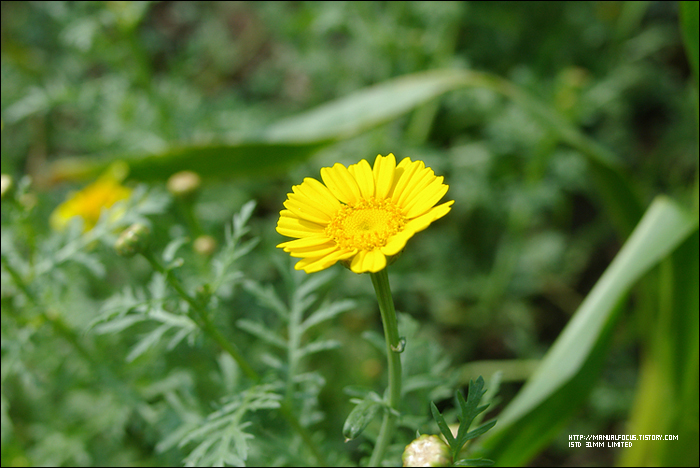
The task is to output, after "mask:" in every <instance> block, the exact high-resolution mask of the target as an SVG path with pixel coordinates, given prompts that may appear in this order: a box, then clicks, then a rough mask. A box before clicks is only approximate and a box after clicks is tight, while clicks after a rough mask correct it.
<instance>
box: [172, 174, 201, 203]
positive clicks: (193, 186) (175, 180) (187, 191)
mask: <svg viewBox="0 0 700 468" xmlns="http://www.w3.org/2000/svg"><path fill="white" fill-rule="evenodd" d="M167 185H168V191H169V192H170V193H171V194H172V196H173V197H175V198H179V199H181V200H184V201H192V200H194V199H195V197H196V196H197V194H199V187H200V186H201V185H202V178H201V177H199V174H197V173H196V172H192V171H181V172H177V173H175V174H173V175H171V176H170V178H169V179H168V184H167Z"/></svg>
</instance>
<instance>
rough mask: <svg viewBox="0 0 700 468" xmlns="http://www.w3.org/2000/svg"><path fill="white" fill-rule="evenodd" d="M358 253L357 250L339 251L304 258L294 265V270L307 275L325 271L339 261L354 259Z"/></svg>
mask: <svg viewBox="0 0 700 468" xmlns="http://www.w3.org/2000/svg"><path fill="white" fill-rule="evenodd" d="M356 252H357V251H356V250H351V251H344V250H338V251H336V252H333V253H332V254H330V255H324V256H319V257H308V258H303V259H301V260H299V261H298V262H297V263H296V265H294V269H295V270H304V271H305V272H307V273H314V272H316V271H321V270H325V269H326V268H328V267H330V266H333V265H334V264H335V262H337V261H338V260H345V259H346V258H350V257H352V256H353V255H355V253H356Z"/></svg>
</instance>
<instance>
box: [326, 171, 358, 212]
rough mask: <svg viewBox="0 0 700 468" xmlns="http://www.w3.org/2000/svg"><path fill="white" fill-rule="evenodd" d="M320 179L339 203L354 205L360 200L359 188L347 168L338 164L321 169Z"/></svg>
mask: <svg viewBox="0 0 700 468" xmlns="http://www.w3.org/2000/svg"><path fill="white" fill-rule="evenodd" d="M321 178H322V179H323V183H325V184H326V187H328V190H330V191H331V193H332V194H333V195H334V196H335V197H336V198H337V199H338V200H340V201H341V202H343V203H345V204H348V205H354V204H355V203H357V201H358V200H359V199H360V187H359V186H358V185H357V181H356V180H355V178H354V177H353V176H352V174H350V171H348V168H347V167H345V166H343V165H342V164H340V163H335V164H334V165H333V167H324V168H323V169H321Z"/></svg>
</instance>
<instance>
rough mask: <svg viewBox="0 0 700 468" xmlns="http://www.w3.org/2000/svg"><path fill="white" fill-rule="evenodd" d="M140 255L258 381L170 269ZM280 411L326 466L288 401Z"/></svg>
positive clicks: (149, 255) (256, 378) (257, 377)
mask: <svg viewBox="0 0 700 468" xmlns="http://www.w3.org/2000/svg"><path fill="white" fill-rule="evenodd" d="M141 255H143V256H144V257H145V258H146V260H148V263H150V264H151V266H152V267H153V269H154V270H156V271H157V272H159V273H160V274H162V275H163V276H165V279H166V281H167V282H168V284H170V286H172V288H173V289H174V290H175V291H176V292H177V293H178V295H179V296H180V297H181V298H183V299H184V300H185V301H186V302H187V303H188V304H189V306H190V310H191V311H193V312H194V313H195V314H196V318H197V319H199V320H195V322H197V323H199V325H200V326H201V327H202V330H203V331H204V332H205V333H206V334H208V335H209V337H210V338H212V339H213V340H214V341H216V343H217V344H218V345H219V346H221V348H222V349H223V350H224V351H226V352H227V353H228V354H229V355H230V356H231V357H232V358H233V359H234V360H235V361H236V363H237V364H238V365H239V366H240V368H241V370H242V371H243V373H245V375H247V376H248V378H249V379H250V380H252V381H254V382H255V383H260V382H261V380H262V379H261V378H260V375H259V374H258V373H257V372H255V369H253V368H252V367H251V365H250V364H248V361H246V360H245V358H244V357H243V355H242V354H241V352H240V351H239V350H238V348H237V347H236V346H235V345H234V344H233V343H230V342H229V341H228V340H227V339H226V338H225V337H224V335H222V334H221V332H220V331H219V329H218V328H216V326H215V325H214V323H213V322H212V321H211V318H210V317H209V315H208V314H207V312H206V311H205V310H204V308H203V307H202V306H201V304H199V303H198V302H197V301H196V300H195V299H194V298H193V297H192V296H190V295H189V294H188V293H187V291H185V289H184V288H183V287H182V284H180V282H179V281H178V280H177V278H175V276H174V275H173V274H172V271H170V270H166V269H165V267H163V265H161V264H160V262H159V261H158V260H157V259H156V258H155V256H154V255H153V253H152V252H151V251H149V250H148V249H146V250H145V251H143V252H141ZM280 412H281V413H282V416H284V418H285V419H286V420H287V422H288V423H289V425H290V426H292V429H294V431H296V432H297V434H299V436H300V437H301V438H302V440H303V441H304V443H305V444H306V446H307V447H309V449H310V450H311V453H312V454H313V456H314V458H316V461H317V462H318V465H319V466H328V463H327V462H326V460H325V457H324V456H323V454H322V453H321V452H320V451H319V450H318V448H317V446H316V445H317V444H316V443H315V442H314V441H313V439H312V438H311V435H310V434H309V433H308V432H307V431H306V429H305V428H304V427H303V426H302V425H301V424H300V423H299V420H298V419H297V417H296V416H295V415H294V412H293V411H292V409H291V407H290V406H289V402H287V401H283V402H282V403H281V405H280Z"/></svg>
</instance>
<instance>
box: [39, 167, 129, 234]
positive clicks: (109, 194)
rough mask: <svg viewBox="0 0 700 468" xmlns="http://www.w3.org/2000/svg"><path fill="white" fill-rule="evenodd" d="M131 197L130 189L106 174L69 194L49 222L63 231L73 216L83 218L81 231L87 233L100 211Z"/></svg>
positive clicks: (54, 227) (111, 175) (93, 225)
mask: <svg viewBox="0 0 700 468" xmlns="http://www.w3.org/2000/svg"><path fill="white" fill-rule="evenodd" d="M130 195H131V189H130V188H127V187H124V186H123V185H121V184H120V183H119V180H117V179H116V178H115V177H114V175H113V174H111V173H110V174H106V175H103V176H102V177H100V178H99V179H97V180H96V181H95V182H93V183H92V184H90V185H88V186H87V187H85V188H83V189H82V190H80V191H78V192H75V193H73V194H71V196H70V198H68V200H66V201H64V202H63V203H61V204H60V205H58V207H56V209H55V210H54V211H53V213H51V218H50V219H49V222H50V224H51V227H52V228H53V229H56V230H59V231H61V230H63V229H65V227H66V226H67V225H68V222H69V221H70V220H71V219H72V218H73V217H74V216H80V217H81V218H83V231H89V230H90V229H92V228H93V227H95V224H97V221H98V220H99V219H100V213H102V209H103V208H104V209H107V208H111V207H112V205H114V204H115V203H116V202H118V201H120V200H125V199H127V198H129V196H130Z"/></svg>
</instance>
